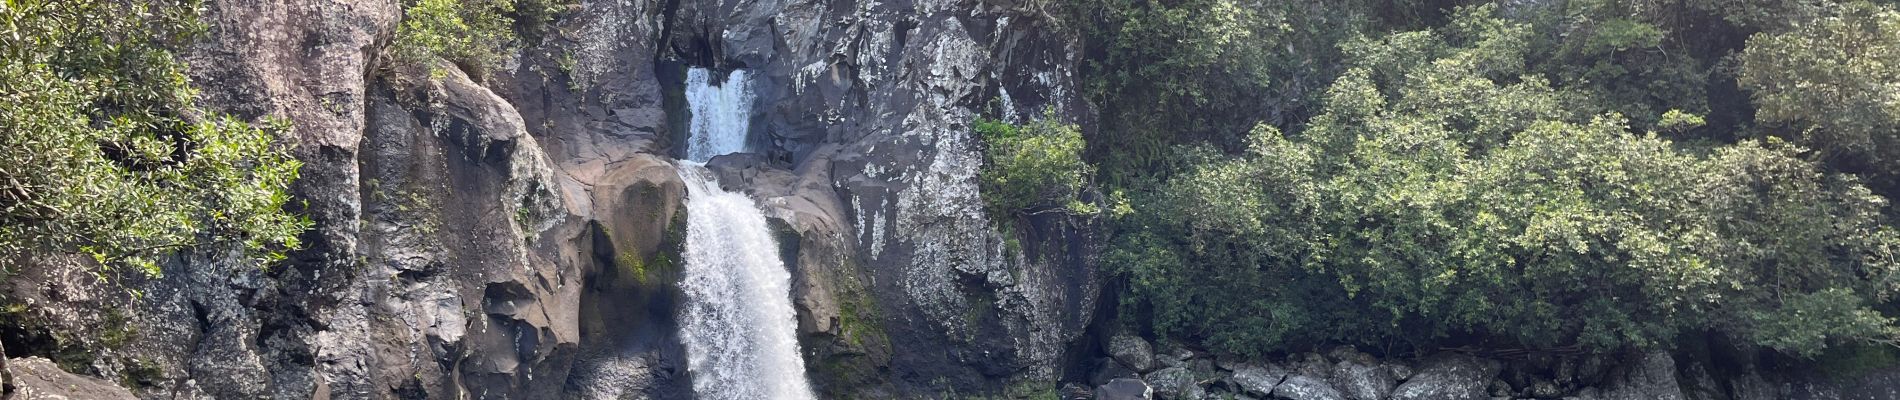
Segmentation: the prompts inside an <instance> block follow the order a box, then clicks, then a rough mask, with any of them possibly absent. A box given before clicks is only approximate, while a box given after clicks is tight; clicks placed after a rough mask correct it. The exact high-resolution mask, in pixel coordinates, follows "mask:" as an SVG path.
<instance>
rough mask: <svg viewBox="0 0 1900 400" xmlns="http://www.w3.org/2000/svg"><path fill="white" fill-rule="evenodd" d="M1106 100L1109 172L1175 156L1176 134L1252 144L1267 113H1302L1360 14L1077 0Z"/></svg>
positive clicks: (1100, 94) (1274, 120)
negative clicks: (1250, 136)
mask: <svg viewBox="0 0 1900 400" xmlns="http://www.w3.org/2000/svg"><path fill="white" fill-rule="evenodd" d="M1077 8H1078V9H1080V10H1082V11H1081V12H1080V13H1079V18H1085V19H1089V20H1094V21H1099V22H1098V23H1096V24H1091V25H1087V28H1086V29H1087V31H1086V32H1085V33H1086V34H1085V35H1084V37H1087V38H1090V39H1089V40H1091V41H1092V42H1094V43H1092V45H1093V47H1095V48H1096V49H1094V50H1092V52H1095V53H1098V54H1095V55H1094V56H1093V57H1091V59H1090V60H1091V61H1090V62H1089V63H1088V64H1087V65H1085V74H1087V75H1091V76H1093V77H1094V79H1091V80H1090V81H1089V83H1088V94H1089V96H1090V97H1091V98H1092V100H1093V101H1094V102H1095V103H1096V104H1098V105H1100V106H1101V107H1102V109H1103V117H1104V120H1103V121H1102V123H1101V125H1100V132H1099V136H1100V138H1099V139H1096V140H1093V141H1092V143H1093V144H1094V147H1091V148H1090V149H1089V152H1090V154H1091V155H1092V158H1093V159H1094V160H1096V162H1098V163H1099V164H1100V165H1101V168H1102V172H1103V178H1105V179H1106V180H1110V181H1117V182H1129V181H1134V180H1138V178H1140V177H1141V176H1143V175H1145V174H1146V173H1147V172H1149V171H1158V170H1167V169H1171V168H1173V167H1175V166H1177V165H1178V163H1176V162H1175V161H1178V160H1175V159H1173V158H1172V157H1171V155H1172V154H1173V150H1172V149H1173V146H1176V145H1181V144H1190V143H1208V144H1214V145H1217V146H1222V147H1223V148H1227V149H1230V150H1238V149H1241V148H1244V147H1245V144H1244V143H1243V142H1244V140H1245V138H1244V136H1245V135H1242V134H1239V133H1244V132H1245V131H1246V130H1247V129H1248V128H1250V127H1252V126H1253V125H1255V124H1258V123H1261V122H1267V123H1270V124H1279V123H1283V122H1287V121H1291V120H1295V119H1298V118H1302V117H1303V115H1304V113H1306V112H1307V110H1306V107H1307V106H1308V105H1309V103H1311V102H1312V100H1314V98H1315V95H1316V94H1317V92H1318V90H1316V89H1317V88H1318V87H1319V86H1322V85H1324V83H1325V79H1330V78H1328V76H1329V75H1330V74H1331V73H1332V72H1331V70H1330V69H1331V68H1332V65H1333V63H1332V62H1330V60H1332V59H1334V58H1336V54H1337V53H1338V51H1337V50H1336V49H1335V48H1334V47H1333V43H1334V42H1336V41H1339V40H1341V39H1343V38H1345V37H1347V35H1348V34H1349V33H1350V30H1349V28H1350V27H1353V26H1356V24H1357V21H1358V20H1359V17H1357V16H1355V13H1353V12H1350V11H1346V12H1336V11H1338V10H1340V8H1336V7H1335V4H1334V2H1328V1H1305V0H1295V1H1257V0H1255V1H1250V0H1181V1H1147V0H1097V1H1080V3H1079V4H1078V5H1077ZM1209 116H1221V118H1208V117H1209Z"/></svg>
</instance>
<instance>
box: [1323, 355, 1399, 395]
mask: <svg viewBox="0 0 1900 400" xmlns="http://www.w3.org/2000/svg"><path fill="white" fill-rule="evenodd" d="M1360 355H1361V356H1360V357H1339V358H1340V361H1339V362H1338V363H1336V364H1334V365H1333V373H1332V382H1333V386H1334V387H1337V388H1339V391H1340V392H1342V393H1344V394H1345V395H1346V398H1347V399H1350V400H1379V399H1383V398H1385V396H1386V394H1388V393H1391V392H1392V388H1393V387H1396V386H1398V384H1399V382H1398V378H1395V377H1393V376H1392V371H1391V370H1390V369H1387V368H1384V367H1383V366H1382V365H1380V364H1378V361H1377V360H1373V359H1372V358H1371V357H1370V356H1364V355H1363V353H1361V354H1360Z"/></svg>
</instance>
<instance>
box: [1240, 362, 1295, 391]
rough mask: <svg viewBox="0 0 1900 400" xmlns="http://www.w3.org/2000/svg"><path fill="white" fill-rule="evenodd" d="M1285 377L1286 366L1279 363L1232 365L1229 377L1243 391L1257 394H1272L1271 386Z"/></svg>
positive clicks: (1277, 383)
mask: <svg viewBox="0 0 1900 400" xmlns="http://www.w3.org/2000/svg"><path fill="white" fill-rule="evenodd" d="M1285 379H1286V368H1282V367H1280V366H1279V365H1275V364H1267V365H1265V366H1259V365H1252V364H1237V365H1234V376H1233V377H1232V378H1230V379H1229V381H1231V382H1233V383H1234V385H1235V386H1238V387H1239V388H1240V390H1241V391H1242V392H1244V393H1249V394H1253V395H1257V396H1266V395H1270V394H1273V388H1274V387H1275V386H1279V385H1280V381H1282V380H1285Z"/></svg>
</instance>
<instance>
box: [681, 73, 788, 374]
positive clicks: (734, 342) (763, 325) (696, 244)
mask: <svg viewBox="0 0 1900 400" xmlns="http://www.w3.org/2000/svg"><path fill="white" fill-rule="evenodd" d="M707 75H708V74H707V71H706V70H703V69H698V68H694V69H692V70H691V71H689V72H688V75H687V92H686V93H687V101H688V102H689V105H690V108H691V110H692V111H693V116H692V125H691V126H692V128H691V131H689V140H688V141H687V152H686V154H687V155H688V158H689V159H688V160H686V161H683V162H681V163H680V164H681V165H680V171H679V173H680V179H682V180H684V181H685V182H686V193H687V199H686V254H685V259H686V270H685V277H684V278H683V279H682V280H681V282H680V287H681V289H682V290H684V291H685V294H686V304H685V306H684V309H683V310H681V316H680V339H681V341H682V342H684V343H685V345H686V355H687V367H688V368H689V369H690V370H691V371H692V377H693V378H692V379H693V391H694V393H696V394H697V395H698V396H697V397H699V398H704V399H773V400H777V399H786V400H800V399H811V398H813V395H812V392H811V386H810V384H808V383H806V382H805V366H804V364H803V362H802V361H801V360H800V359H799V355H798V339H797V329H798V325H797V321H796V320H795V318H796V315H795V311H793V309H792V301H791V279H792V276H791V273H790V272H788V271H786V269H785V264H784V262H783V261H781V260H780V259H779V248H778V245H777V243H775V242H774V241H773V240H772V232H771V231H770V230H769V228H768V227H767V226H766V222H765V214H764V213H761V212H760V211H759V208H758V205H757V204H754V203H753V202H752V199H751V198H749V197H746V195H745V194H743V193H734V192H728V191H726V190H724V189H721V188H720V187H719V180H718V178H717V177H715V176H713V174H712V173H711V171H708V170H707V169H706V168H705V167H703V166H701V165H700V164H699V163H700V162H703V161H705V160H707V159H711V158H712V157H713V156H717V155H720V154H727V153H731V152H737V151H743V150H744V143H745V134H746V128H747V125H748V121H749V117H750V109H751V102H752V96H751V94H750V93H749V92H748V90H749V88H747V87H746V83H745V75H744V72H743V71H735V72H733V73H732V75H731V77H730V78H728V79H727V80H726V84H725V85H723V87H707V86H705V84H706V76H707ZM695 77H697V79H696V78H695ZM702 110H703V111H702Z"/></svg>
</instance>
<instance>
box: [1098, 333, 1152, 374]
mask: <svg viewBox="0 0 1900 400" xmlns="http://www.w3.org/2000/svg"><path fill="white" fill-rule="evenodd" d="M1108 356H1109V357H1114V358H1115V361H1119V362H1121V363H1122V365H1124V366H1127V367H1128V368H1129V369H1133V370H1135V371H1136V372H1148V371H1153V370H1154V369H1155V354H1154V346H1150V345H1149V344H1148V341H1147V340H1144V339H1142V338H1141V337H1140V336H1135V335H1132V334H1128V333H1121V334H1117V335H1115V336H1114V337H1111V338H1109V339H1108Z"/></svg>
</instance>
